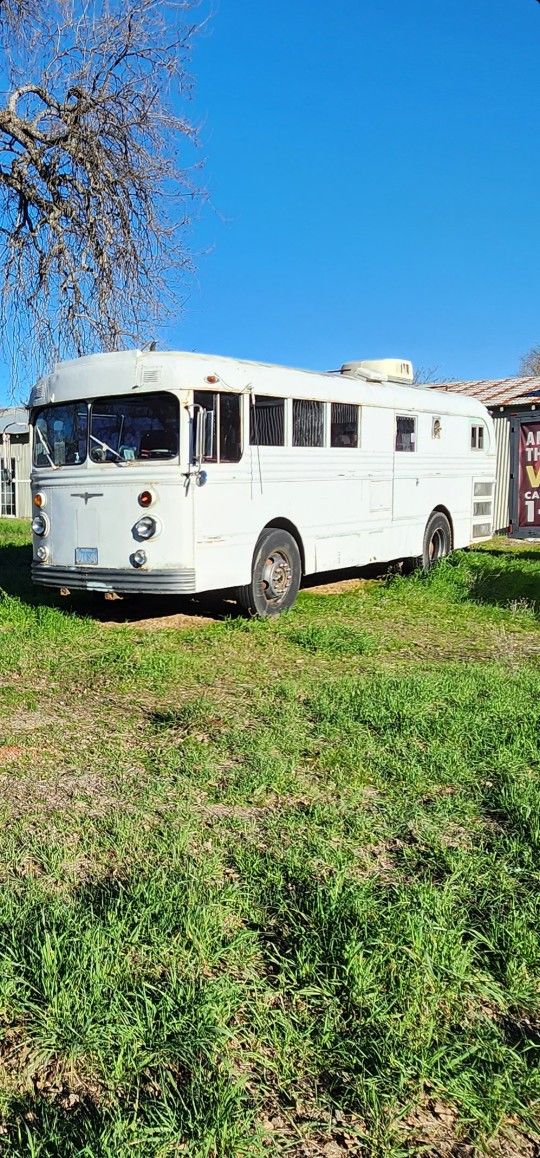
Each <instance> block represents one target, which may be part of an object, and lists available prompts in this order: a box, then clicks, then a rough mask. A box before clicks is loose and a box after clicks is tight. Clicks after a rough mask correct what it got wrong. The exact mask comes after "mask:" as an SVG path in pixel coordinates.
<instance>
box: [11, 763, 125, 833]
mask: <svg viewBox="0 0 540 1158" xmlns="http://www.w3.org/2000/svg"><path fill="white" fill-rule="evenodd" d="M20 751H21V752H24V751H27V750H25V749H23V748H21V749H20ZM0 799H1V800H2V805H3V811H6V812H8V813H9V814H10V815H11V817H12V818H14V817H20V816H26V815H28V813H31V812H34V811H35V810H36V809H39V810H40V811H42V812H44V813H49V814H50V813H54V812H64V811H66V810H68V809H69V810H71V811H75V812H79V813H84V814H86V815H87V816H104V815H105V814H106V813H107V812H110V810H111V809H112V808H114V807H117V806H119V805H120V804H121V806H122V808H123V809H125V808H126V807H127V805H126V801H125V798H122V799H121V798H120V797H118V796H115V795H114V794H113V793H112V792H111V788H110V785H108V784H107V783H106V782H105V781H104V780H102V779H101V778H100V777H99V776H97V775H92V774H91V773H88V774H87V775H77V774H75V773H71V772H64V773H57V775H56V776H55V777H54V778H52V779H51V780H44V779H37V778H35V777H33V776H21V777H19V778H17V779H15V778H14V777H13V776H8V775H5V774H2V775H0Z"/></svg>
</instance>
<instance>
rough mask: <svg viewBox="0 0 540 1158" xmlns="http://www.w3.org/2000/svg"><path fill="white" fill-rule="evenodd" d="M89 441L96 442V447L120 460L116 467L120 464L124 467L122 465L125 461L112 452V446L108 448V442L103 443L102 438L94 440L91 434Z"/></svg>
mask: <svg viewBox="0 0 540 1158" xmlns="http://www.w3.org/2000/svg"><path fill="white" fill-rule="evenodd" d="M90 439H91V441H92V442H97V444H98V446H102V447H103V449H104V450H108V451H109V452H110V453H111V454H115V455H116V457H117V458H118V459H119V460H120V462H119V464H118V465H120V463H122V465H124V463H125V462H126V461H127V460H126V459H125V458H122V455H121V454H119V453H118V451H117V450H113V448H112V446H109V444H108V442H103V439H102V438H96V436H95V434H91V435H90Z"/></svg>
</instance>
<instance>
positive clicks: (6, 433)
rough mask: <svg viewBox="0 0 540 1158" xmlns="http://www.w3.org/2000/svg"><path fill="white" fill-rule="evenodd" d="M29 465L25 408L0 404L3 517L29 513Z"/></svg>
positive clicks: (28, 515) (0, 500)
mask: <svg viewBox="0 0 540 1158" xmlns="http://www.w3.org/2000/svg"><path fill="white" fill-rule="evenodd" d="M31 465H32V445H31V437H30V426H29V424H28V411H27V410H26V409H25V408H24V407H23V406H11V407H9V408H6V409H2V408H0V515H1V516H2V517H3V518H5V517H7V518H19V519H26V518H28V519H29V518H31V517H32V500H31V493H30V469H31Z"/></svg>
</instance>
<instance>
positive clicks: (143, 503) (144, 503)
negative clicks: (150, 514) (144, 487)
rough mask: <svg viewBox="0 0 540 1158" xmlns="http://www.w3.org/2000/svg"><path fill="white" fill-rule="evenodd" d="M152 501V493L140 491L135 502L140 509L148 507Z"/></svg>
mask: <svg viewBox="0 0 540 1158" xmlns="http://www.w3.org/2000/svg"><path fill="white" fill-rule="evenodd" d="M153 499H154V496H153V494H152V491H141V493H140V495H139V498H138V500H137V501H138V503H139V506H140V507H150V506H151V505H152V502H153Z"/></svg>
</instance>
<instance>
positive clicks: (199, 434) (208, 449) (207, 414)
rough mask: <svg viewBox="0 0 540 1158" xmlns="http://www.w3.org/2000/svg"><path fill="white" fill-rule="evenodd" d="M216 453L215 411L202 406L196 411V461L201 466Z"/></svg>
mask: <svg viewBox="0 0 540 1158" xmlns="http://www.w3.org/2000/svg"><path fill="white" fill-rule="evenodd" d="M213 455H214V411H213V410H205V409H204V408H203V407H202V406H201V407H199V408H198V409H197V410H196V411H195V456H194V457H195V462H196V464H197V466H200V464H201V462H202V461H203V459H205V458H213Z"/></svg>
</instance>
